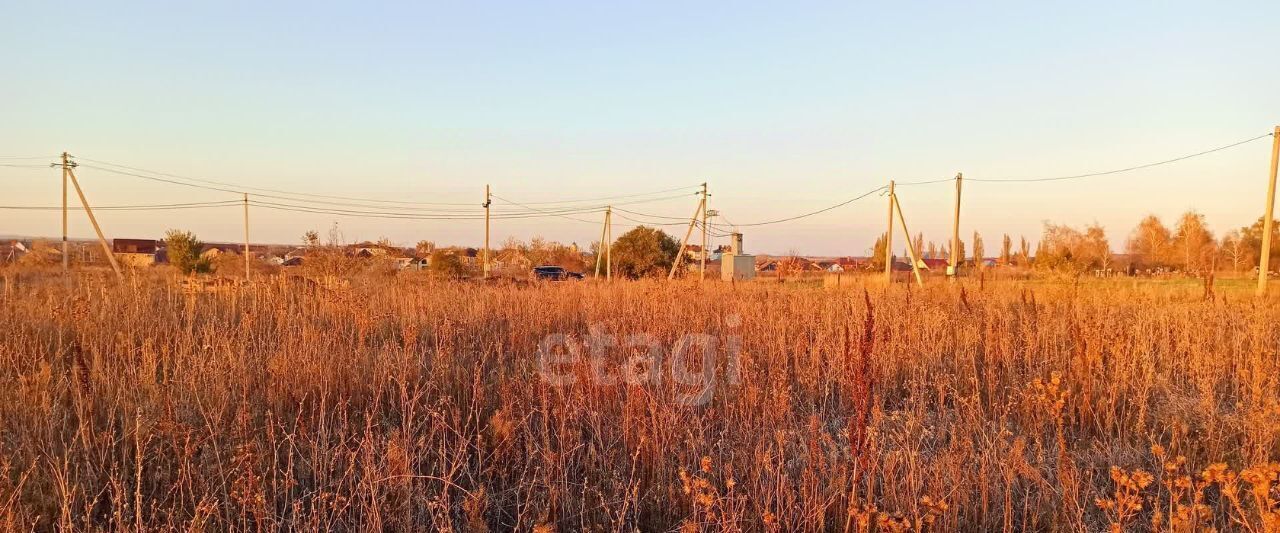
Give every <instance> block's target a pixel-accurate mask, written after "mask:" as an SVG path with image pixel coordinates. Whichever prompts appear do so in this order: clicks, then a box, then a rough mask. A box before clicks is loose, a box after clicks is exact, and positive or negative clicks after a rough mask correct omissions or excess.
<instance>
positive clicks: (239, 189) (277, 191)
mask: <svg viewBox="0 0 1280 533" xmlns="http://www.w3.org/2000/svg"><path fill="white" fill-rule="evenodd" d="M76 159H77V160H80V161H88V162H91V163H97V164H99V165H107V166H111V167H117V168H122V169H126V170H131V171H134V172H142V173H146V174H152V175H154V176H162V177H165V178H171V179H174V180H185V181H191V182H197V183H204V184H209V185H213V186H215V187H213V190H218V191H222V192H226V189H223V188H222V187H232V188H235V189H237V190H236V191H235V192H236V193H237V194H238V193H243V192H254V191H260V192H267V193H275V194H283V195H289V196H299V197H309V198H326V199H331V200H348V201H355V202H371V203H379V204H393V205H405V206H416V205H421V206H473V205H475V204H474V203H472V202H422V201H405V200H385V199H380V198H362V197H354V196H337V195H326V194H315V193H306V192H296V191H287V190H281V189H267V188H262V187H249V186H245V185H239V184H235V183H229V182H224V181H215V180H207V179H201V178H192V177H187V176H181V175H177V174H170V173H166V172H159V171H155V170H147V169H144V168H139V167H132V166H128V165H121V164H118V163H111V162H107V161H99V160H96V159H90V158H87V157H76ZM86 166H88V165H86ZM92 168H98V169H99V170H104V169H102V168H100V167H92ZM170 183H172V182H170ZM186 185H192V184H186ZM192 186H194V185H192ZM695 187H696V186H694V185H687V186H682V187H674V188H670V189H662V190H657V191H649V192H642V193H631V194H619V195H612V196H600V197H595V198H577V199H568V200H549V201H537V202H525V203H526V204H534V205H539V204H541V205H548V204H572V203H582V202H595V201H606V200H611V199H621V198H637V197H643V196H653V195H657V194H664V193H669V192H675V191H682V190H691V189H694V188H695ZM281 199H286V198H281ZM288 199H290V200H293V201H301V202H306V201H309V200H303V199H299V198H288ZM316 203H321V202H316ZM335 205H337V204H335Z"/></svg>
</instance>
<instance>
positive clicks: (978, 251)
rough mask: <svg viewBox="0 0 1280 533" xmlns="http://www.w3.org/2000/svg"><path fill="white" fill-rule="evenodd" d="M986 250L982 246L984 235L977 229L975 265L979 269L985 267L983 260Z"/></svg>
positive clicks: (975, 235)
mask: <svg viewBox="0 0 1280 533" xmlns="http://www.w3.org/2000/svg"><path fill="white" fill-rule="evenodd" d="M984 251H985V250H983V246H982V236H981V235H978V232H976V231H975V232H973V266H975V267H977V269H978V270H982V269H983V268H984V267H983V261H982V260H983V259H984V258H983V252H984Z"/></svg>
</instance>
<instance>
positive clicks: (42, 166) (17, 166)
mask: <svg viewBox="0 0 1280 533" xmlns="http://www.w3.org/2000/svg"><path fill="white" fill-rule="evenodd" d="M0 167H9V168H49V165H34V164H22V163H0Z"/></svg>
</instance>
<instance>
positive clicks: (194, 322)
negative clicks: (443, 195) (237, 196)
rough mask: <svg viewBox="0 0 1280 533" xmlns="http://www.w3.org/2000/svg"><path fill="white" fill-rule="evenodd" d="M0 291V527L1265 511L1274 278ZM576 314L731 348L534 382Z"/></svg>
mask: <svg viewBox="0 0 1280 533" xmlns="http://www.w3.org/2000/svg"><path fill="white" fill-rule="evenodd" d="M0 297H3V305H0V324H3V325H4V327H3V329H2V330H0V525H3V526H4V527H5V528H9V529H19V530H26V529H31V528H35V529H41V530H48V529H55V528H57V529H65V530H116V529H181V530H229V529H230V530H246V529H253V530H273V529H298V530H349V531H354V530H360V531H363V530H416V529H428V528H430V529H453V530H468V531H483V530H486V529H489V530H507V529H519V530H538V531H549V530H561V531H572V530H582V529H590V530H622V529H627V530H631V529H643V530H670V529H684V530H698V529H707V530H720V529H726V530H739V529H740V530H750V531H757V530H768V531H790V530H833V531H903V530H937V531H951V530H970V531H979V530H982V531H1001V530H1003V531H1028V530H1040V531H1045V530H1073V531H1074V530H1102V529H1107V528H1112V529H1137V530H1145V529H1156V530H1161V531H1207V530H1209V529H1210V528H1216V529H1218V530H1250V531H1275V530H1277V528H1280V524H1278V523H1277V520H1278V519H1277V512H1278V511H1280V508H1278V505H1280V504H1277V500H1280V489H1277V488H1276V486H1277V483H1276V474H1277V471H1278V470H1280V468H1278V467H1277V465H1276V462H1277V460H1280V383H1278V381H1280V362H1278V360H1277V351H1276V348H1277V340H1278V338H1280V333H1277V330H1276V328H1275V327H1274V325H1275V324H1276V322H1277V319H1280V307H1277V305H1276V303H1275V301H1274V300H1266V301H1255V300H1254V299H1252V298H1249V297H1245V296H1228V297H1227V298H1225V299H1224V298H1223V297H1221V296H1219V297H1217V298H1215V299H1212V300H1205V299H1204V298H1203V296H1202V293H1201V292H1200V291H1199V290H1198V289H1191V290H1180V289H1172V288H1161V289H1147V288H1143V287H1136V288H1134V287H1129V286H1122V285H1115V284H1108V285H1089V284H1084V285H1081V286H1078V287H1077V286H1071V285H1062V286H1053V285H1042V286H1036V287H1035V288H1034V289H1031V288H1029V287H1028V286H1025V285H1021V284H1015V283H992V282H987V283H985V286H984V287H982V288H981V289H980V288H979V286H978V285H977V284H976V283H975V284H972V285H968V284H961V285H958V286H951V285H947V284H938V285H935V286H930V287H927V288H925V289H923V290H919V289H914V288H908V287H905V286H895V287H892V288H889V289H886V288H885V287H882V286H879V287H878V286H870V287H866V288H865V292H864V288H861V287H855V288H852V289H844V288H842V289H840V290H827V291H824V290H821V289H816V288H813V287H811V286H800V285H792V284H750V283H747V284H736V285H726V284H719V283H710V284H707V285H703V286H699V285H695V284H684V283H675V284H668V283H658V282H635V283H614V284H612V285H607V286H606V285H600V284H592V283H566V284H559V285H553V286H534V287H511V286H485V285H479V284H466V283H434V282H430V281H429V280H418V279H410V278H400V279H395V280H372V279H370V280H354V281H353V282H352V283H351V284H349V285H345V286H335V287H333V288H324V287H321V286H317V285H315V284H312V283H308V282H303V281H297V280H288V279H285V278H276V279H272V280H270V281H264V282H259V283H256V284H254V285H252V286H250V287H246V288H229V289H220V290H215V291H201V292H190V291H188V290H186V289H185V288H184V287H183V286H182V285H181V284H179V283H177V282H175V281H168V280H157V279H146V278H133V279H131V280H130V281H128V282H126V283H124V284H117V283H114V282H110V281H108V280H95V279H87V278H81V279H79V280H77V281H76V282H75V283H73V284H70V285H65V284H63V283H61V282H59V281H56V280H54V279H41V278H40V277H38V276H36V277H33V276H25V277H24V276H21V275H19V276H9V277H8V278H6V284H5V287H4V288H3V290H2V291H0ZM592 328H595V330H596V331H597V332H599V331H605V332H609V333H611V334H614V335H616V336H618V337H619V338H624V337H626V336H627V335H631V334H647V335H650V336H652V338H654V339H657V340H659V341H660V343H661V344H662V345H665V346H670V345H671V344H672V343H673V342H675V340H676V339H677V338H679V337H680V336H681V335H684V334H686V333H705V334H709V335H713V336H716V337H717V338H719V339H722V341H723V340H726V339H731V338H733V339H737V340H735V341H734V342H739V343H740V344H741V360H740V362H739V364H738V365H737V368H736V369H734V368H730V367H729V362H728V361H726V360H724V358H723V357H722V358H721V360H720V361H719V362H718V363H717V365H720V366H719V368H718V371H719V376H720V378H719V379H717V382H716V385H715V387H714V389H713V390H712V397H711V399H710V401H708V402H707V403H705V404H703V405H698V406H688V405H684V404H682V403H680V402H679V401H677V399H678V398H679V397H680V395H681V394H684V393H687V392H689V390H688V389H689V386H688V385H683V384H680V383H677V382H675V381H673V380H671V379H663V380H661V381H660V382H653V381H649V382H645V383H638V384H631V383H627V382H626V381H625V380H621V379H619V380H616V382H614V383H604V382H601V381H600V380H599V379H596V378H593V377H591V376H593V375H595V374H598V372H596V371H594V370H593V369H592V368H590V367H591V363H590V362H589V361H586V360H583V361H582V362H580V363H578V364H576V365H569V366H570V367H571V368H564V370H566V371H567V372H568V373H569V374H570V375H573V376H576V377H577V378H578V382H577V383H576V384H573V385H570V386H554V385H552V384H550V383H548V382H547V381H546V380H544V379H542V378H541V377H540V375H539V374H538V356H537V353H536V352H537V346H538V344H539V342H540V341H542V340H543V339H544V338H546V337H547V335H549V334H555V333H566V334H569V335H570V338H584V337H586V336H587V335H588V334H589V333H590V332H591V330H592ZM725 342H728V341H725ZM722 355H723V354H722ZM636 356H637V353H636V349H623V348H615V349H612V350H610V351H609V352H608V357H607V361H606V363H607V364H605V365H604V366H603V368H605V369H606V370H607V371H608V372H610V375H614V376H617V375H619V374H617V373H619V372H626V373H629V374H624V375H632V376H635V375H640V374H642V373H643V372H644V371H645V370H646V369H644V368H641V369H635V368H630V367H631V366H633V365H635V364H638V362H639V363H642V362H643V360H642V359H637V358H636ZM562 366H563V365H562ZM734 371H736V373H737V380H736V382H735V383H730V382H729V381H730V380H728V379H725V378H726V377H727V374H728V373H730V372H734Z"/></svg>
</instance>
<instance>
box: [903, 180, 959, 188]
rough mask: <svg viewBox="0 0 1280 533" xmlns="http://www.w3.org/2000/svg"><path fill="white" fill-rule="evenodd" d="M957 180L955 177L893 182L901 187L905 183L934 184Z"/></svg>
mask: <svg viewBox="0 0 1280 533" xmlns="http://www.w3.org/2000/svg"><path fill="white" fill-rule="evenodd" d="M955 180H956V179H955V178H938V179H936V180H917V181H897V180H894V182H893V183H894V185H896V186H899V187H901V186H903V185H932V184H934V183H946V182H952V181H955Z"/></svg>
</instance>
